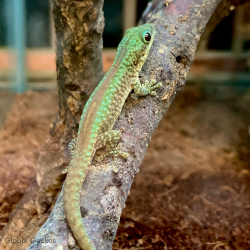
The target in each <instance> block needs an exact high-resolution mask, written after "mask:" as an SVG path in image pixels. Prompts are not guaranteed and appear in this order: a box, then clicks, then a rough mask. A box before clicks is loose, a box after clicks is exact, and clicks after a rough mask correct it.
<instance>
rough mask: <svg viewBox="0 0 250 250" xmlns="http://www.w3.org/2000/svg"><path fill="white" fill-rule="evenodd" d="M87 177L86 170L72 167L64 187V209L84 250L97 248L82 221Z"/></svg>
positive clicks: (77, 240)
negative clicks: (81, 202) (83, 193)
mask: <svg viewBox="0 0 250 250" xmlns="http://www.w3.org/2000/svg"><path fill="white" fill-rule="evenodd" d="M84 179H85V174H84V171H82V170H81V169H78V168H77V167H76V168H72V167H70V169H69V171H68V174H67V178H66V180H65V184H64V189H63V203H64V211H65V215H66V218H67V221H68V224H69V227H70V229H71V231H72V235H73V237H74V238H75V240H76V242H77V244H78V245H79V246H80V247H81V249H82V250H96V248H95V246H94V244H93V243H92V241H91V240H90V238H89V236H88V234H87V231H86V229H85V227H84V224H83V222H82V215H81V211H80V191H81V187H82V184H83V181H84Z"/></svg>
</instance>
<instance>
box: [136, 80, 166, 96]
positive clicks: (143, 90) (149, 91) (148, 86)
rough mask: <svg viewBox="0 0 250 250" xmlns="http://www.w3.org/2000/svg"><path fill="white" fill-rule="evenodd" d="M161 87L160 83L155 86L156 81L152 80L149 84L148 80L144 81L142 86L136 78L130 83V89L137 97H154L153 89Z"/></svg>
mask: <svg viewBox="0 0 250 250" xmlns="http://www.w3.org/2000/svg"><path fill="white" fill-rule="evenodd" d="M161 86H162V83H161V82H159V83H157V84H156V80H155V79H153V80H152V81H151V82H149V81H148V80H146V81H145V83H144V84H141V82H140V80H139V78H138V77H136V78H134V79H133V82H132V88H133V89H134V92H135V94H136V95H138V96H146V95H153V96H155V95H156V92H155V91H154V90H155V89H157V88H159V87H161Z"/></svg>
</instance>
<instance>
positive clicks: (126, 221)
mask: <svg viewBox="0 0 250 250" xmlns="http://www.w3.org/2000/svg"><path fill="white" fill-rule="evenodd" d="M249 96H250V94H249V93H248V94H245V96H237V95H235V96H234V97H232V96H231V97H230V98H229V99H227V100H223V101H222V100H214V99H213V100H211V98H208V97H207V95H204V93H203V90H202V88H201V87H200V86H199V85H188V86H186V87H185V89H184V90H183V91H182V92H181V94H179V96H178V97H177V98H176V100H175V101H174V103H173V104H172V106H171V108H170V110H169V111H168V112H167V113H166V115H165V116H164V118H163V120H162V121H161V123H160V126H159V128H158V130H157V131H156V132H155V134H154V136H153V139H152V141H151V144H150V146H149V149H148V151H147V154H146V156H145V159H144V161H143V163H142V166H141V171H140V173H139V174H138V175H137V176H136V178H135V181H134V183H133V186H132V189H131V193H130V195H129V197H128V200H127V202H126V208H125V210H124V211H123V214H122V218H121V223H120V226H119V229H118V233H117V236H116V239H115V242H114V245H113V249H116V250H119V249H137V250H139V249H163V250H167V249H168V250H171V249H172V250H173V249H176V250H177V249H197V250H198V249H204V250H205V249H206V250H210V249H211V250H222V249H224V250H229V249H237V250H239V249H241V250H246V249H250V140H249V135H248V125H249V124H250V112H249V107H250V98H249ZM0 97H1V93H0ZM1 98H2V97H1ZM5 98H6V100H7V99H8V100H9V101H10V100H11V98H8V95H7V94H5ZM6 105H7V104H6ZM8 105H9V104H8ZM8 105H7V106H8ZM10 106H11V105H9V107H10ZM56 112H57V95H56V92H55V91H53V92H40V93H38V92H27V93H25V94H23V95H19V96H17V97H16V100H15V102H14V104H13V108H12V111H11V112H10V113H9V115H8V117H7V120H6V122H5V125H4V127H3V128H2V130H1V131H0V227H1V228H0V229H3V227H4V226H5V225H6V223H7V222H8V218H9V215H10V212H11V211H13V209H14V208H15V205H16V204H17V202H18V201H19V200H20V198H21V197H22V195H23V193H24V191H25V189H26V188H27V187H28V185H29V183H30V181H31V179H32V178H34V176H35V170H34V169H35V166H36V162H37V157H38V154H39V149H40V146H41V144H42V143H43V142H44V140H45V139H46V136H47V134H48V131H49V128H50V124H51V123H52V121H53V119H54V117H55V114H56ZM0 116H4V114H3V113H1V115H0ZM1 119H3V118H1Z"/></svg>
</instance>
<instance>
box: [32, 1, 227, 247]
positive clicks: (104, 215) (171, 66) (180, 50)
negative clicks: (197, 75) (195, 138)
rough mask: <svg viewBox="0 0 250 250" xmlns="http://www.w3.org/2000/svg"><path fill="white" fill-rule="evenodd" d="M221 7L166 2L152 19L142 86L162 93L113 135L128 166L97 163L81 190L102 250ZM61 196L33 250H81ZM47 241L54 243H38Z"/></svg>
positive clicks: (126, 112)
mask: <svg viewBox="0 0 250 250" xmlns="http://www.w3.org/2000/svg"><path fill="white" fill-rule="evenodd" d="M219 3H220V0H174V1H171V0H165V1H164V0H162V1H160V2H159V4H158V5H157V7H156V8H155V9H154V10H153V11H152V12H150V15H148V19H147V22H151V23H154V24H155V27H156V30H157V34H156V36H155V40H154V44H153V46H152V49H151V51H150V54H149V56H148V59H147V61H146V63H145V65H144V66H143V69H142V71H141V73H140V76H141V80H142V81H145V80H149V79H153V78H156V79H157V82H159V81H161V82H162V83H163V87H162V88H161V89H160V90H158V96H157V97H149V96H148V97H145V98H138V99H136V98H135V97H133V98H132V96H133V94H132V95H130V96H129V98H128V99H127V101H126V103H125V105H124V108H123V110H122V113H121V115H120V117H119V119H118V120H117V122H116V124H115V129H120V130H122V131H123V136H122V142H123V148H122V149H123V151H125V152H129V153H130V157H129V158H128V159H127V160H126V161H124V160H123V159H119V161H118V166H117V167H118V173H116V172H114V171H113V167H112V160H111V159H107V160H106V162H103V163H101V164H97V163H96V162H95V161H93V166H92V167H91V168H90V169H89V172H88V175H87V178H86V180H85V182H84V184H83V187H82V196H81V210H82V211H83V213H82V214H83V223H84V224H85V227H86V229H87V232H88V234H89V235H90V238H91V239H92V241H93V243H94V244H95V246H96V249H98V250H99V249H106V250H107V249H111V248H112V243H113V240H114V237H115V234H116V230H117V228H118V223H119V219H120V216H121V212H122V210H123V208H124V206H125V201H126V198H127V195H128V194H129V190H130V187H131V184H132V182H133V179H134V176H135V175H136V174H137V173H138V172H139V166H140V163H141V161H142V159H143V157H144V154H145V152H146V149H147V147H148V144H149V141H150V139H151V137H152V134H153V132H154V130H155V129H156V128H157V126H158V124H159V122H160V120H161V118H162V116H163V115H164V113H165V112H166V111H167V109H168V108H169V106H170V104H171V103H172V101H173V100H174V98H175V96H176V94H177V93H178V92H179V91H180V90H181V89H182V87H183V85H184V84H185V81H186V78H187V74H188V71H189V69H190V66H191V64H192V62H193V59H194V55H195V51H196V48H197V45H198V42H199V40H200V37H201V34H202V33H203V30H204V28H205V26H206V24H207V22H208V20H209V18H210V16H211V15H212V13H213V12H214V10H215V8H216V6H217V5H218V4H219ZM230 4H231V3H230ZM229 6H230V5H229ZM229 6H227V7H229ZM223 13H224V14H226V13H227V11H225V12H223ZM62 193H63V191H61V193H60V195H59V197H58V199H57V202H56V205H55V207H54V209H53V211H52V213H51V215H50V217H49V218H48V220H47V222H46V223H45V224H44V225H43V227H42V228H41V229H40V230H39V232H38V233H37V235H36V241H35V242H34V243H32V244H31V246H30V247H29V248H28V249H29V250H34V249H56V248H57V247H59V246H62V249H68V247H76V248H77V246H76V245H75V242H74V239H73V238H72V235H71V234H70V232H69V228H68V225H67V221H66V219H65V215H64V211H63V202H62ZM45 236H47V238H48V239H50V242H51V243H50V244H42V243H38V241H39V239H44V237H45ZM77 249H78V248H77Z"/></svg>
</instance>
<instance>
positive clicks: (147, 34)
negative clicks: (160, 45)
mask: <svg viewBox="0 0 250 250" xmlns="http://www.w3.org/2000/svg"><path fill="white" fill-rule="evenodd" d="M143 40H144V42H146V43H149V42H150V40H151V34H150V32H149V31H145V32H144V33H143Z"/></svg>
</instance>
